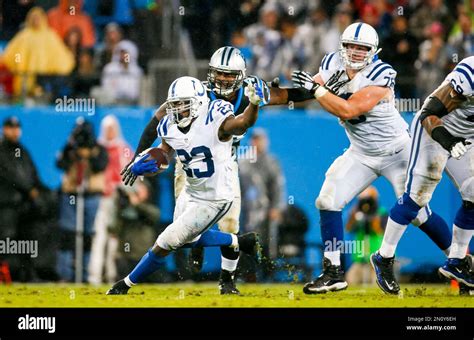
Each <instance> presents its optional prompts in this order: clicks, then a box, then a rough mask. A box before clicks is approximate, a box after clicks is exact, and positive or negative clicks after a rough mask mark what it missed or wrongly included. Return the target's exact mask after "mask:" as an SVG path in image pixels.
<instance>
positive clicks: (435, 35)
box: [415, 22, 448, 100]
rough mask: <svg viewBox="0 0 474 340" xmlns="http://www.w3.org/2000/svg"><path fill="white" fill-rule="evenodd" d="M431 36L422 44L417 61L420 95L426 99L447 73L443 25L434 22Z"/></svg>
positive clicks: (430, 30)
mask: <svg viewBox="0 0 474 340" xmlns="http://www.w3.org/2000/svg"><path fill="white" fill-rule="evenodd" d="M428 32H429V34H430V38H429V39H427V40H425V41H423V42H422V43H421V45H420V53H419V57H418V60H417V61H416V63H415V67H416V68H417V71H418V72H417V79H416V81H417V89H418V96H419V97H420V98H422V100H424V99H425V98H426V97H427V96H428V95H429V94H430V93H431V92H432V91H433V90H434V89H435V88H436V84H440V83H441V82H442V81H443V79H444V77H445V76H446V73H447V69H446V68H447V65H448V55H447V48H446V43H445V41H444V39H443V37H444V32H443V25H442V24H441V23H439V22H434V23H432V24H431V25H430V29H429V31H428Z"/></svg>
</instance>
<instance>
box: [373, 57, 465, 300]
mask: <svg viewBox="0 0 474 340" xmlns="http://www.w3.org/2000/svg"><path fill="white" fill-rule="evenodd" d="M411 130H412V134H413V140H412V147H411V156H410V163H409V167H408V175H407V179H406V184H405V192H404V194H403V196H402V197H400V199H399V200H398V201H397V203H395V205H394V206H393V208H392V209H391V211H390V217H389V220H388V222H387V228H386V230H385V235H384V238H383V241H382V245H381V247H380V249H379V251H377V252H376V253H375V254H372V255H371V263H372V266H373V267H374V269H375V273H376V275H377V283H378V285H379V287H380V288H381V289H382V290H383V291H384V292H386V293H390V294H396V293H398V291H399V289H400V288H399V285H398V283H397V281H396V280H395V277H394V275H393V259H394V256H395V249H396V247H397V244H398V242H399V240H400V238H401V237H402V235H403V232H404V231H405V229H406V226H407V224H408V223H410V221H411V220H412V219H413V217H414V216H416V214H418V212H419V211H420V210H423V209H424V208H425V207H426V206H427V204H428V203H429V201H430V200H431V197H432V195H433V192H434V190H435V188H436V186H437V185H438V183H439V182H440V180H441V177H442V174H443V171H444V170H446V173H447V174H448V176H449V177H450V178H451V180H452V182H453V183H454V185H455V186H456V188H457V189H458V190H459V192H460V193H461V197H462V206H461V207H460V208H459V210H458V211H457V214H456V217H455V219H454V224H453V237H452V243H451V247H450V252H449V256H448V259H447V260H446V262H445V264H444V266H442V267H441V268H439V273H440V274H441V275H442V276H444V277H445V278H447V279H454V280H456V281H458V282H459V283H460V287H461V290H463V289H464V290H469V289H471V290H472V289H473V288H474V273H473V272H472V262H471V258H470V257H469V256H467V255H466V253H467V249H468V246H469V242H470V241H471V238H472V236H473V234H474V151H473V149H472V148H471V147H469V145H470V144H471V142H470V141H472V140H473V139H474V57H468V58H465V59H463V60H462V61H461V62H460V63H458V64H457V66H456V67H455V68H454V70H453V71H452V72H451V73H450V74H449V75H448V76H447V77H446V79H445V80H444V82H443V83H442V84H441V85H440V86H439V87H438V88H437V89H436V90H435V91H434V92H433V93H432V94H431V95H430V96H429V97H428V98H427V99H426V100H425V102H424V103H423V107H422V108H421V110H420V112H418V114H417V116H416V117H415V119H414V120H413V123H412V126H411ZM461 293H462V291H461Z"/></svg>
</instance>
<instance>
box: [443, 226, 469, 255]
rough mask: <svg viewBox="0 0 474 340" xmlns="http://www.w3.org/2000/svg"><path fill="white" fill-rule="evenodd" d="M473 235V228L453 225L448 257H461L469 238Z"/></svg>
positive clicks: (465, 251)
mask: <svg viewBox="0 0 474 340" xmlns="http://www.w3.org/2000/svg"><path fill="white" fill-rule="evenodd" d="M473 235H474V230H470V229H462V228H459V227H458V226H457V225H455V224H454V225H453V241H452V242H451V251H450V252H449V258H457V259H463V258H464V257H465V256H466V253H467V247H468V246H469V242H471V238H472V236H473Z"/></svg>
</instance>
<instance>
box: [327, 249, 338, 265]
mask: <svg viewBox="0 0 474 340" xmlns="http://www.w3.org/2000/svg"><path fill="white" fill-rule="evenodd" d="M324 257H326V258H328V259H329V261H331V264H332V265H334V266H340V265H341V251H340V250H336V251H325V252H324Z"/></svg>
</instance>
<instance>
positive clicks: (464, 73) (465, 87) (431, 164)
mask: <svg viewBox="0 0 474 340" xmlns="http://www.w3.org/2000/svg"><path fill="white" fill-rule="evenodd" d="M446 83H450V84H451V86H452V87H453V89H454V90H455V91H456V92H458V93H459V94H462V95H463V96H465V97H466V101H464V102H463V103H462V104H461V106H460V107H459V108H457V109H455V110H453V111H452V112H450V113H449V114H447V115H445V116H443V117H442V118H441V120H442V121H443V125H444V126H445V128H446V129H447V130H448V131H449V132H450V133H451V134H452V135H453V136H457V137H463V138H466V139H470V140H474V57H468V58H465V59H463V60H462V61H461V62H460V63H458V65H457V66H456V67H455V68H454V70H453V71H452V72H451V73H450V74H448V76H447V77H446V79H445V81H444V82H443V83H442V85H441V86H444V85H446ZM420 114H421V111H420V112H419V113H418V114H417V116H416V117H415V119H414V120H413V123H412V126H411V130H412V134H413V145H412V148H411V149H412V155H411V158H410V164H409V167H408V177H407V182H406V189H405V190H406V192H407V193H408V194H409V195H410V197H411V198H412V199H413V200H414V201H415V202H416V203H417V204H418V205H419V206H422V207H423V206H425V205H426V204H428V202H429V201H430V200H431V197H432V195H433V192H434V190H435V188H436V186H437V184H438V183H439V181H440V180H441V177H442V175H443V171H444V170H445V169H446V172H447V174H448V175H449V177H450V178H451V180H452V181H453V183H454V185H455V186H456V187H457V188H458V190H459V191H460V193H461V196H462V199H463V200H465V201H470V202H474V151H473V150H474V148H470V149H469V150H468V151H467V153H466V154H464V155H463V156H462V158H461V159H455V158H451V157H450V154H449V152H448V151H446V150H445V149H444V148H443V147H442V146H441V145H440V144H439V143H438V142H436V141H434V140H433V139H432V138H431V137H430V136H429V134H428V133H427V132H426V130H425V129H424V128H423V126H422V125H421V122H420V119H419V117H420Z"/></svg>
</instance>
